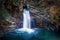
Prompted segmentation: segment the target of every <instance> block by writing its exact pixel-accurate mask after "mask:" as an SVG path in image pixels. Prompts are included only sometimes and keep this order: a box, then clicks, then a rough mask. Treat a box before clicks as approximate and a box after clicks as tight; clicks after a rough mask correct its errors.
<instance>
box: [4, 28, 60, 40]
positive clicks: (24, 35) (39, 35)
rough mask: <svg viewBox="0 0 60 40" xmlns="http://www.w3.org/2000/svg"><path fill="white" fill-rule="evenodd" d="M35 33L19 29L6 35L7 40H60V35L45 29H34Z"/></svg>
mask: <svg viewBox="0 0 60 40" xmlns="http://www.w3.org/2000/svg"><path fill="white" fill-rule="evenodd" d="M34 30H35V31H34V32H33V33H30V34H29V33H28V32H26V31H22V30H21V31H20V30H18V29H16V30H13V31H8V32H6V33H5V40H60V35H58V34H56V33H54V32H51V31H48V30H46V29H44V28H40V29H37V28H36V29H34Z"/></svg>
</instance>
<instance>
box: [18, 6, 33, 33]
mask: <svg viewBox="0 0 60 40" xmlns="http://www.w3.org/2000/svg"><path fill="white" fill-rule="evenodd" d="M18 30H20V31H23V32H28V33H32V32H34V30H33V29H31V19H30V12H29V10H28V8H27V6H23V27H22V28H20V29H18Z"/></svg>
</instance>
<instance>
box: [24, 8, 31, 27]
mask: <svg viewBox="0 0 60 40" xmlns="http://www.w3.org/2000/svg"><path fill="white" fill-rule="evenodd" d="M30 22H31V20H30V13H29V10H27V9H24V10H23V28H31V23H30Z"/></svg>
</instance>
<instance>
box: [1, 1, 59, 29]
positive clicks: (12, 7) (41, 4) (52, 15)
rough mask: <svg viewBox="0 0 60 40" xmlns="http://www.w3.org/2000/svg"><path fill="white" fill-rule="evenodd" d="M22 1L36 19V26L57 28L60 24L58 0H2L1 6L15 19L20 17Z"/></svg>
mask: <svg viewBox="0 0 60 40" xmlns="http://www.w3.org/2000/svg"><path fill="white" fill-rule="evenodd" d="M24 2H25V3H26V4H27V6H28V7H29V11H30V12H31V16H32V17H33V18H34V19H35V21H36V26H38V27H45V28H47V29H51V30H55V29H56V30H57V29H58V30H59V28H60V27H59V26H60V12H59V11H60V1H59V0H26V1H23V0H2V1H1V3H0V4H1V7H0V8H2V9H6V10H7V11H8V14H9V15H10V16H12V17H14V18H15V19H18V18H21V15H22V14H21V13H22V7H23V4H24Z"/></svg>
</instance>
